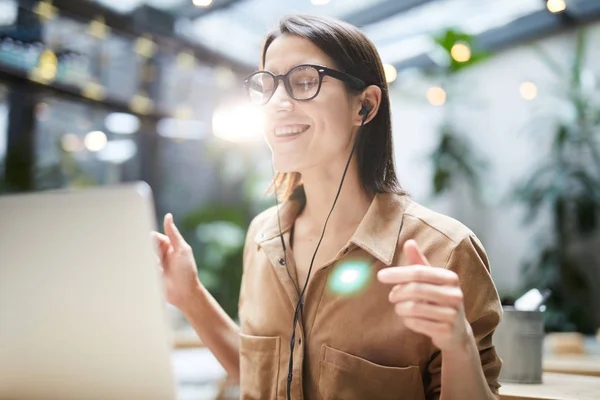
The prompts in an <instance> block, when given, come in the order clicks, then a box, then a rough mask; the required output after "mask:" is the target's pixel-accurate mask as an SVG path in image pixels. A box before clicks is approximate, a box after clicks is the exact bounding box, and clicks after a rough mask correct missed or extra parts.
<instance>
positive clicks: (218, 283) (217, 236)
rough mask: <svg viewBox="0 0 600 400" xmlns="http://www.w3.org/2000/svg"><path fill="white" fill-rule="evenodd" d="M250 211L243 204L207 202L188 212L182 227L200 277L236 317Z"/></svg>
mask: <svg viewBox="0 0 600 400" xmlns="http://www.w3.org/2000/svg"><path fill="white" fill-rule="evenodd" d="M247 226H248V218H247V212H246V211H245V210H244V208H243V206H241V205H231V206H227V205H222V204H208V205H204V206H201V207H200V208H198V209H196V210H193V211H191V212H189V213H188V214H187V215H185V217H184V218H183V220H182V222H181V230H182V233H183V235H184V236H185V237H186V240H187V241H188V242H189V244H190V246H191V247H192V249H193V252H194V258H195V259H196V263H197V265H198V277H199V278H200V281H201V282H202V284H203V285H204V286H205V287H206V288H207V289H208V290H209V292H210V293H211V294H212V295H213V296H214V298H215V300H217V302H218V303H219V304H220V305H221V307H223V309H224V310H225V311H226V312H227V313H228V314H229V316H230V317H232V318H234V319H235V318H237V313H238V298H239V291H240V286H241V282H242V264H243V251H244V242H245V237H246V227H247Z"/></svg>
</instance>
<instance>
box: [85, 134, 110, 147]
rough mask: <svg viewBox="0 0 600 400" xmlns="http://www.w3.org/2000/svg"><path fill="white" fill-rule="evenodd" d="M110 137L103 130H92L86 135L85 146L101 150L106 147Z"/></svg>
mask: <svg viewBox="0 0 600 400" xmlns="http://www.w3.org/2000/svg"><path fill="white" fill-rule="evenodd" d="M107 141H108V139H107V137H106V134H105V133H104V132H101V131H92V132H90V133H88V134H87V135H85V139H84V143H85V147H86V148H87V149H88V150H89V151H100V150H102V149H103V148H104V147H106V143H107Z"/></svg>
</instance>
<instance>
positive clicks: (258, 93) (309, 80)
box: [244, 64, 367, 106]
mask: <svg viewBox="0 0 600 400" xmlns="http://www.w3.org/2000/svg"><path fill="white" fill-rule="evenodd" d="M326 75H327V76H331V77H332V78H335V79H338V80H340V81H342V82H345V83H346V84H348V86H350V88H352V89H355V90H362V89H364V88H365V87H366V86H367V85H366V83H365V82H364V81H363V80H361V79H359V78H356V77H354V76H352V75H350V74H347V73H345V72H342V71H336V70H334V69H331V68H327V67H322V66H320V65H312V64H302V65H298V66H296V67H294V68H292V69H291V70H289V71H288V73H287V74H284V75H274V74H272V73H271V72H269V71H258V72H254V73H253V74H250V75H249V76H248V77H247V78H246V80H245V81H244V86H245V87H246V92H247V93H248V98H249V99H250V102H251V103H252V104H254V105H258V106H261V105H264V104H267V103H268V102H269V100H270V99H271V97H273V94H274V93H275V91H276V90H277V86H278V85H279V81H280V80H281V81H283V84H284V86H285V89H286V90H287V92H288V94H289V95H290V97H291V98H292V99H294V100H298V101H308V100H312V99H314V98H315V97H317V95H318V94H319V91H320V90H321V84H322V83H323V77H324V76H326Z"/></svg>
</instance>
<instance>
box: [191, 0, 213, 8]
mask: <svg viewBox="0 0 600 400" xmlns="http://www.w3.org/2000/svg"><path fill="white" fill-rule="evenodd" d="M211 4H212V0H194V5H195V6H198V7H208V6H210V5H211Z"/></svg>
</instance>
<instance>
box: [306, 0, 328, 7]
mask: <svg viewBox="0 0 600 400" xmlns="http://www.w3.org/2000/svg"><path fill="white" fill-rule="evenodd" d="M330 1H331V0H310V2H311V3H313V5H315V6H324V5H325V4H327V3H329V2H330Z"/></svg>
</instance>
